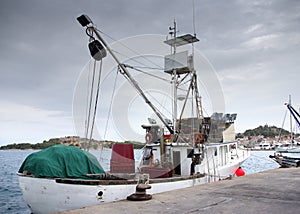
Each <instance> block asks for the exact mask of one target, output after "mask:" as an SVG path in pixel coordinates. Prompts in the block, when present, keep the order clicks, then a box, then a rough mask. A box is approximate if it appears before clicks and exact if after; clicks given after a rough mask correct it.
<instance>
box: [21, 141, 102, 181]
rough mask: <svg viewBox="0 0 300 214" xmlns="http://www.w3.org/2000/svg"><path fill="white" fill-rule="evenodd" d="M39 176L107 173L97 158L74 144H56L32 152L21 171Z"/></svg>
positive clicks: (74, 176) (82, 175)
mask: <svg viewBox="0 0 300 214" xmlns="http://www.w3.org/2000/svg"><path fill="white" fill-rule="evenodd" d="M24 172H26V173H27V174H33V176H34V177H37V178H74V179H87V178H89V177H87V176H86V175H87V174H102V173H105V171H104V170H103V168H102V167H101V166H100V164H99V162H98V160H97V158H96V157H95V156H94V155H92V154H91V153H88V152H85V151H83V150H81V149H78V148H76V147H74V146H63V145H55V146H51V147H49V148H47V149H44V150H42V151H39V152H35V153H32V154H30V155H29V156H28V157H27V158H26V159H25V161H24V162H23V164H22V166H21V167H20V169H19V173H24Z"/></svg>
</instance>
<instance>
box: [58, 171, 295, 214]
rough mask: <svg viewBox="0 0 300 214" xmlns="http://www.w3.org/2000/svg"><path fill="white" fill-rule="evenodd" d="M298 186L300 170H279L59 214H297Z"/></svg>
mask: <svg viewBox="0 0 300 214" xmlns="http://www.w3.org/2000/svg"><path fill="white" fill-rule="evenodd" d="M299 186H300V169H299V168H280V169H275V170H270V171H265V172H261V173H257V174H252V175H248V176H244V177H239V178H234V179H232V180H223V181H219V182H215V183H210V184H205V185H200V186H196V187H192V188H186V189H180V190H175V191H170V192H165V193H161V194H156V195H153V198H152V200H149V201H142V202H137V201H127V200H124V201H120V202H115V203H110V204H103V205H97V206H91V207H86V208H83V209H77V210H70V211H65V212H62V213H65V214H67V213H71V214H76V213H80V214H85V213H86V214H87V213H99V212H101V213H267V214H269V213H299V207H300V201H299V197H300V188H299ZM112 204H113V205H112Z"/></svg>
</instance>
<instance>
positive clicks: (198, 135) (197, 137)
mask: <svg viewBox="0 0 300 214" xmlns="http://www.w3.org/2000/svg"><path fill="white" fill-rule="evenodd" d="M192 140H193V141H194V142H195V143H196V144H198V143H201V142H202V140H203V135H202V133H200V132H195V133H194V134H193V136H192Z"/></svg>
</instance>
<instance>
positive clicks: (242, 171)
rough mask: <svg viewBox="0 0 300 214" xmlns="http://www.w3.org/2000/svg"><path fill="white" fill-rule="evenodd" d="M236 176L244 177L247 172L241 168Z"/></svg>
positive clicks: (236, 172)
mask: <svg viewBox="0 0 300 214" xmlns="http://www.w3.org/2000/svg"><path fill="white" fill-rule="evenodd" d="M235 174H236V176H238V177H240V176H244V175H245V171H244V170H243V169H242V167H239V168H238V169H237V170H236V171H235Z"/></svg>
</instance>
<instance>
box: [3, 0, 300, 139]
mask: <svg viewBox="0 0 300 214" xmlns="http://www.w3.org/2000/svg"><path fill="white" fill-rule="evenodd" d="M171 2H172V4H171ZM192 11H193V2H192V0H188V1H179V0H176V1H167V0H159V1H158V0H151V1H150V0H142V1H140V0H131V1H129V0H112V1H104V0H97V1H96V0H95V1H76V0H74V1H70V0H66V1H58V0H52V1H39V0H26V1H18V0H3V1H1V7H0V28H1V31H0V38H1V40H0V75H1V78H0V130H1V131H0V145H5V144H9V143H14V142H16V143H19V142H32V143H37V142H42V141H43V140H47V139H49V138H52V137H60V136H67V135H76V133H75V130H74V125H73V117H72V100H73V92H74V88H75V86H76V83H77V80H78V78H79V75H80V72H81V71H82V68H83V67H84V66H85V65H86V63H87V62H88V60H89V55H88V54H87V48H86V45H87V43H86V42H87V38H86V36H85V34H84V31H83V29H82V27H81V26H80V25H79V24H78V23H77V21H76V17H77V16H79V15H81V14H82V13H85V14H88V15H89V16H90V17H91V18H92V19H93V20H94V22H95V23H97V26H98V28H100V29H101V30H103V31H104V32H105V33H107V34H109V35H110V36H111V37H112V38H115V39H116V40H119V39H122V38H126V37H132V36H135V35H141V34H163V35H164V34H165V35H166V34H167V33H168V27H169V26H170V25H171V24H172V22H173V20H174V18H175V19H176V20H177V24H178V26H179V30H180V32H179V33H187V32H193V14H192ZM299 11H300V2H299V1H298V0H285V1H281V0H260V1H246V0H245V1H243V0H229V1H210V0H195V30H196V33H197V36H198V37H199V38H200V40H201V42H199V43H197V44H196V48H197V49H198V50H200V51H201V52H202V54H203V55H204V56H205V57H206V58H207V59H208V60H209V62H210V63H211V64H212V66H213V67H214V68H215V71H216V73H217V76H218V78H219V81H220V84H221V86H222V88H223V92H224V96H225V102H226V110H227V111H228V112H236V113H238V119H237V122H236V130H237V131H238V132H244V131H245V130H246V129H249V128H255V127H257V126H259V125H265V124H269V125H276V126H278V127H280V126H281V124H282V121H283V117H284V113H285V106H284V103H285V102H287V101H288V95H290V94H291V95H292V103H293V105H294V106H295V107H296V108H297V109H298V108H299V107H300V94H299V89H300V86H299V77H300V74H299V72H300V63H299V59H300V12H299Z"/></svg>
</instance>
